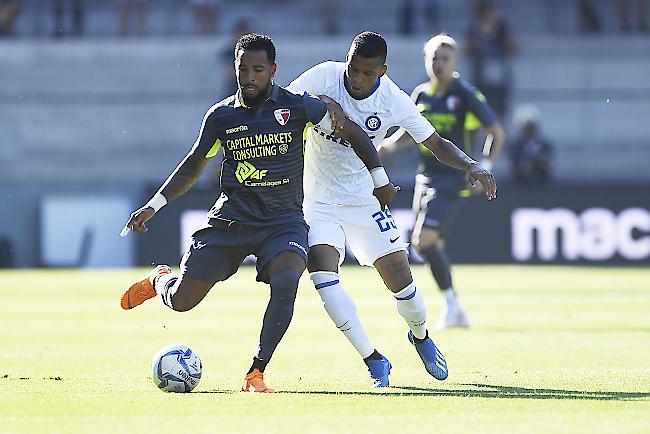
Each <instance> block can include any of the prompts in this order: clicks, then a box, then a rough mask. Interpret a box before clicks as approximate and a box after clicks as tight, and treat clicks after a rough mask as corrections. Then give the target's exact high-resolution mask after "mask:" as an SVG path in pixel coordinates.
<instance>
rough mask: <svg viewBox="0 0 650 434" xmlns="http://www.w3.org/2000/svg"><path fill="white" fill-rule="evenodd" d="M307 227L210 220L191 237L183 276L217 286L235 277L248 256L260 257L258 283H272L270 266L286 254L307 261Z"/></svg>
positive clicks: (184, 261)
mask: <svg viewBox="0 0 650 434" xmlns="http://www.w3.org/2000/svg"><path fill="white" fill-rule="evenodd" d="M308 229H309V228H308V226H307V224H306V223H305V221H304V219H303V218H300V219H296V221H295V222H290V223H282V224H276V225H267V226H251V225H240V224H238V223H232V224H230V225H228V224H227V223H226V222H224V221H216V222H215V221H214V220H211V223H210V226H209V227H203V228H201V229H199V230H197V231H196V232H195V233H194V234H193V235H192V244H191V245H190V247H188V249H187V251H186V252H185V255H184V256H183V259H182V260H181V272H182V273H183V276H188V277H193V278H195V279H199V280H203V281H204V282H209V283H211V284H213V285H214V284H215V283H216V282H220V281H223V280H226V279H228V278H229V277H230V276H232V275H233V274H235V273H236V272H237V270H238V269H239V266H240V265H241V263H242V262H243V261H244V259H245V258H246V257H247V256H248V255H255V257H256V258H257V280H258V281H261V282H265V283H269V278H268V275H267V273H266V266H267V264H268V263H269V262H270V261H271V259H273V258H274V257H276V256H277V255H278V254H280V253H282V252H284V251H293V252H296V253H297V254H298V255H300V256H301V257H302V258H303V259H304V260H305V263H306V262H307V246H308V245H309V243H308V241H307V232H308Z"/></svg>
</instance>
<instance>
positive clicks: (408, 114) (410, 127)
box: [394, 92, 436, 143]
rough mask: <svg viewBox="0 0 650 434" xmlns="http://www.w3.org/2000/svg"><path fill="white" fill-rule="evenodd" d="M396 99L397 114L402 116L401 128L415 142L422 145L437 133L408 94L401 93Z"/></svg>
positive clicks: (395, 108)
mask: <svg viewBox="0 0 650 434" xmlns="http://www.w3.org/2000/svg"><path fill="white" fill-rule="evenodd" d="M416 97H417V96H416ZM395 99H396V103H395V107H394V110H395V113H399V114H402V118H401V119H400V121H399V126H400V127H402V128H404V129H405V130H406V132H408V133H409V134H410V135H411V137H413V140H415V141H416V142H417V143H422V142H424V141H425V140H426V139H428V138H429V137H431V136H432V135H433V134H434V133H435V132H436V129H435V128H434V127H433V125H431V122H429V121H428V120H427V119H426V118H425V117H424V116H422V113H420V110H418V108H417V107H416V106H415V102H413V100H412V99H411V98H409V96H408V95H407V94H405V93H404V92H401V94H398V96H397V97H396V98H395Z"/></svg>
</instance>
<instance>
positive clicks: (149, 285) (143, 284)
mask: <svg viewBox="0 0 650 434" xmlns="http://www.w3.org/2000/svg"><path fill="white" fill-rule="evenodd" d="M171 272H172V270H171V268H169V267H168V266H167V265H158V266H157V267H156V268H154V269H153V270H151V271H150V272H149V274H148V275H147V277H145V278H144V279H142V280H140V281H138V282H135V283H134V284H132V285H131V286H130V287H129V289H127V290H126V292H125V293H124V295H122V299H121V300H120V305H121V306H122V309H124V310H128V309H133V308H134V307H136V306H139V305H141V304H142V303H144V302H145V301H147V300H149V299H150V298H153V297H155V296H156V290H155V289H154V288H153V279H154V278H155V277H156V276H162V275H163V274H169V273H171Z"/></svg>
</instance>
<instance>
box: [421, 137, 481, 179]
mask: <svg viewBox="0 0 650 434" xmlns="http://www.w3.org/2000/svg"><path fill="white" fill-rule="evenodd" d="M423 144H424V146H426V147H427V148H428V149H429V150H430V151H431V152H433V154H434V155H435V156H436V158H437V159H438V160H439V161H440V162H441V163H444V164H446V165H448V166H451V167H455V168H456V169H461V170H466V171H467V170H469V169H470V166H471V165H472V164H477V161H475V160H473V159H472V158H470V157H469V156H468V155H467V154H465V153H464V152H463V151H462V150H460V149H459V148H458V147H457V146H456V145H454V144H453V143H452V142H450V141H449V140H447V139H445V138H443V137H440V136H439V135H438V133H434V134H433V135H432V136H431V137H429V138H428V139H427V140H425V141H424V142H423Z"/></svg>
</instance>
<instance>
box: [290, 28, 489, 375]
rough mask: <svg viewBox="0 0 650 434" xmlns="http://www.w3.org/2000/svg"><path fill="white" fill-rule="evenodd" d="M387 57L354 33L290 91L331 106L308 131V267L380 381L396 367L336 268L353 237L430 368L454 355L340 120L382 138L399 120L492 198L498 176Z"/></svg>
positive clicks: (367, 36) (371, 40)
mask: <svg viewBox="0 0 650 434" xmlns="http://www.w3.org/2000/svg"><path fill="white" fill-rule="evenodd" d="M386 55H387V46H386V41H385V40H384V38H382V37H381V36H380V35H378V34H376V33H372V32H364V33H361V34H359V35H357V36H356V37H355V38H354V40H353V41H352V45H351V47H350V51H349V52H348V54H347V59H346V62H345V63H343V62H325V63H321V64H319V65H316V66H314V67H313V68H311V69H309V70H308V71H306V72H305V73H303V74H302V75H300V76H299V77H298V78H297V79H296V80H294V81H293V82H292V83H291V84H290V85H289V87H288V89H289V90H291V91H293V92H298V93H302V92H308V93H310V94H313V95H319V96H321V99H323V100H326V101H328V108H329V110H330V113H333V114H334V124H335V128H334V130H335V133H334V135H330V134H328V133H327V132H326V131H322V129H321V128H320V127H318V126H316V127H314V128H313V129H310V130H309V131H308V132H307V135H306V141H307V143H306V147H305V205H304V209H305V218H306V221H307V223H308V224H309V227H310V229H309V263H308V269H309V272H310V277H311V279H312V281H313V283H314V286H315V288H316V290H317V291H318V294H319V295H320V297H321V299H322V301H323V305H324V307H325V310H326V311H327V313H328V315H329V316H330V318H331V319H332V321H333V322H334V324H335V325H336V327H338V328H339V330H341V331H342V332H343V334H344V335H345V336H346V337H347V338H348V340H349V341H350V342H351V343H352V345H353V346H354V347H355V349H356V350H357V351H358V352H359V354H360V355H361V357H362V358H363V360H364V362H365V363H366V365H367V366H368V370H369V372H370V376H371V378H372V379H373V380H374V382H375V384H376V386H378V387H385V386H388V384H389V379H388V375H389V373H390V368H391V365H390V362H389V361H388V359H386V357H384V356H383V355H382V354H380V353H379V352H378V351H377V350H376V349H375V347H374V345H373V344H372V343H371V342H370V339H369V338H368V336H367V334H366V332H365V330H364V328H363V326H362V325H361V321H360V319H359V317H358V315H357V312H356V307H355V304H354V302H353V301H352V299H351V298H350V296H349V295H348V294H347V292H346V291H345V290H344V289H343V286H342V285H341V283H340V279H339V274H338V272H339V265H340V263H341V262H342V261H343V258H344V255H345V241H346V240H347V242H348V243H349V244H350V247H351V248H352V250H353V252H354V254H355V256H356V258H357V260H358V261H359V263H360V264H361V265H366V266H374V267H375V268H376V269H377V271H378V272H379V274H380V275H381V277H382V279H383V280H384V283H385V284H386V286H387V287H388V289H389V290H390V291H391V292H392V293H393V296H394V299H395V303H396V306H397V311H398V312H399V314H400V315H401V316H402V317H403V318H404V320H405V321H406V323H407V324H408V326H409V328H410V330H409V332H408V339H409V341H410V342H411V344H413V345H414V346H415V349H416V351H417V352H418V354H419V356H420V358H421V359H422V361H423V363H424V365H425V368H426V369H427V371H428V372H429V373H430V374H431V375H433V376H434V377H435V378H437V379H439V380H444V379H445V378H447V375H448V372H447V363H446V361H445V359H444V357H443V356H442V353H441V352H440V351H439V350H438V349H437V348H436V346H435V344H434V343H433V341H432V340H431V339H430V338H429V334H428V332H427V327H426V309H425V303H424V299H423V297H422V294H421V292H420V291H418V290H417V289H416V285H415V282H414V281H413V277H412V275H411V270H410V267H409V262H408V258H407V255H406V248H407V246H408V244H407V243H405V242H404V240H400V239H399V238H400V236H399V232H398V230H397V226H396V225H395V222H394V221H393V217H392V215H391V213H390V210H389V209H388V208H386V209H384V208H383V207H382V206H381V204H380V203H379V202H378V201H377V199H376V198H374V197H373V196H372V188H373V180H375V181H377V179H376V178H375V176H377V175H378V174H375V173H371V174H368V172H367V171H366V170H365V168H364V166H363V164H362V163H361V161H360V160H359V159H358V158H357V157H356V156H355V155H354V152H353V151H352V149H350V145H349V143H347V142H346V141H345V140H343V139H340V138H338V137H336V136H337V135H338V129H337V128H336V126H337V124H338V123H339V122H342V123H345V121H346V115H347V116H349V118H350V119H351V120H352V121H354V122H357V123H358V124H359V125H362V126H363V128H364V129H365V131H366V133H367V134H368V135H369V136H370V137H371V138H372V140H373V142H374V143H375V144H376V145H379V142H380V141H381V140H382V139H383V138H384V137H385V136H386V132H387V131H388V129H389V128H391V127H395V126H400V127H402V128H404V130H405V131H408V132H409V134H411V135H412V136H413V137H415V139H416V140H417V141H418V142H419V143H423V144H424V146H426V148H427V149H428V150H429V152H432V153H434V154H435V155H436V156H437V157H438V158H439V159H440V161H442V162H444V163H445V164H449V165H452V166H453V167H455V168H456V169H454V170H457V171H459V172H460V173H462V174H463V175H465V174H467V175H468V176H469V178H470V179H471V180H472V181H473V182H478V183H480V184H482V185H483V186H484V187H485V194H486V196H487V197H488V198H489V199H492V198H493V197H495V195H496V184H495V181H494V177H493V176H492V174H491V173H490V172H489V171H488V170H486V169H485V168H483V167H481V166H480V165H479V164H478V163H477V162H476V161H474V160H472V159H471V158H469V157H468V156H467V155H465V154H464V153H463V152H462V151H461V150H460V149H458V148H457V147H456V146H455V145H454V144H453V143H452V142H450V141H449V140H446V139H443V138H442V137H440V136H439V135H438V134H437V133H436V130H435V128H434V127H433V126H432V125H431V123H429V122H428V121H427V120H426V119H425V118H424V117H423V116H422V115H421V114H420V112H419V111H418V109H417V108H416V106H415V104H414V103H413V101H411V99H410V98H409V97H408V95H407V94H405V93H404V92H403V91H402V90H400V89H399V88H398V87H397V85H395V84H394V83H393V82H392V81H391V79H390V78H389V77H388V76H387V75H385V74H386V70H387V67H386ZM432 155H433V154H432Z"/></svg>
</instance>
